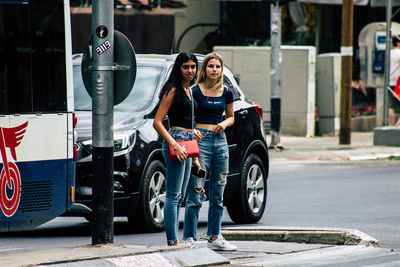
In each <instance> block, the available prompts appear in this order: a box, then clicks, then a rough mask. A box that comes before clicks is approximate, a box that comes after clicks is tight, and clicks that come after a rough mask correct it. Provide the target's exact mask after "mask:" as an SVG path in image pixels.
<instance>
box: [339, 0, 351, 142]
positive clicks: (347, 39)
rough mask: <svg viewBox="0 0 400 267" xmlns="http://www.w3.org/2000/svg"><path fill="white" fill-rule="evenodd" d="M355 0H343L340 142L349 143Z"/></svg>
mask: <svg viewBox="0 0 400 267" xmlns="http://www.w3.org/2000/svg"><path fill="white" fill-rule="evenodd" d="M353 12H354V5H353V0H343V4H342V41H341V45H342V46H341V48H340V54H341V56H342V64H341V65H342V68H341V74H342V75H341V76H342V78H341V88H342V89H341V92H340V131H339V144H341V145H344V144H346V145H349V144H350V141H351V80H352V68H353Z"/></svg>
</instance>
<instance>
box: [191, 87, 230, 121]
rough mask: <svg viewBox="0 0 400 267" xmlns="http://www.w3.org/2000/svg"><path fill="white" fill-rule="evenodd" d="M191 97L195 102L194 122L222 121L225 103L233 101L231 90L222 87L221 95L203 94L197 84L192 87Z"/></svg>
mask: <svg viewBox="0 0 400 267" xmlns="http://www.w3.org/2000/svg"><path fill="white" fill-rule="evenodd" d="M192 91H193V98H194V99H195V100H196V102H197V110H196V112H195V114H196V117H195V118H196V123H204V124H214V125H215V124H218V123H220V122H221V121H222V114H223V113H224V111H225V107H226V104H230V103H233V93H232V90H231V89H229V88H227V87H224V93H223V94H222V96H217V97H210V96H205V95H203V93H202V92H201V90H200V87H199V85H197V84H196V85H195V86H193V87H192Z"/></svg>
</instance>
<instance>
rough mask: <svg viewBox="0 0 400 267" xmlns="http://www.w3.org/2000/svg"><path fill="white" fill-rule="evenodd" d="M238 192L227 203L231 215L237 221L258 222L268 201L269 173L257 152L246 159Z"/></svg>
mask: <svg viewBox="0 0 400 267" xmlns="http://www.w3.org/2000/svg"><path fill="white" fill-rule="evenodd" d="M238 192H239V194H238V197H237V198H235V199H233V201H229V202H228V203H227V204H226V208H227V210H228V213H229V216H230V217H231V219H232V220H233V221H234V222H235V223H256V222H258V221H259V220H260V219H261V217H262V216H263V214H264V210H265V205H266V202H267V175H266V172H265V167H264V164H263V163H262V161H261V159H260V158H259V157H258V156H257V155H256V154H250V155H249V156H248V157H247V158H246V160H245V161H244V164H243V168H242V172H241V173H240V185H239V189H238Z"/></svg>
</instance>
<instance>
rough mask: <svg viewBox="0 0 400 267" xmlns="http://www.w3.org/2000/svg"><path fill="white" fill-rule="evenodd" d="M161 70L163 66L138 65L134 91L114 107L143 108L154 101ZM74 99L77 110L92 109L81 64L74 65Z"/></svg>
mask: <svg viewBox="0 0 400 267" xmlns="http://www.w3.org/2000/svg"><path fill="white" fill-rule="evenodd" d="M161 71H162V68H159V67H153V66H138V68H137V72H136V80H135V85H134V86H133V88H132V91H131V92H130V94H129V96H128V97H127V98H126V99H125V100H124V101H122V102H121V103H120V104H118V105H116V106H115V107H114V109H141V108H144V107H146V106H147V105H148V104H149V103H150V102H151V101H152V98H153V95H154V91H155V89H156V87H157V81H158V78H159V76H160V73H161ZM74 100H75V110H91V109H92V99H91V98H90V96H89V94H88V93H87V92H86V89H85V86H84V84H83V81H82V76H81V69H80V66H79V65H76V66H74Z"/></svg>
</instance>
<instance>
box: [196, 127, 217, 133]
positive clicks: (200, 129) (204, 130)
mask: <svg viewBox="0 0 400 267" xmlns="http://www.w3.org/2000/svg"><path fill="white" fill-rule="evenodd" d="M196 130H198V131H200V132H201V133H208V134H210V133H214V131H213V130H209V129H204V128H196Z"/></svg>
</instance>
